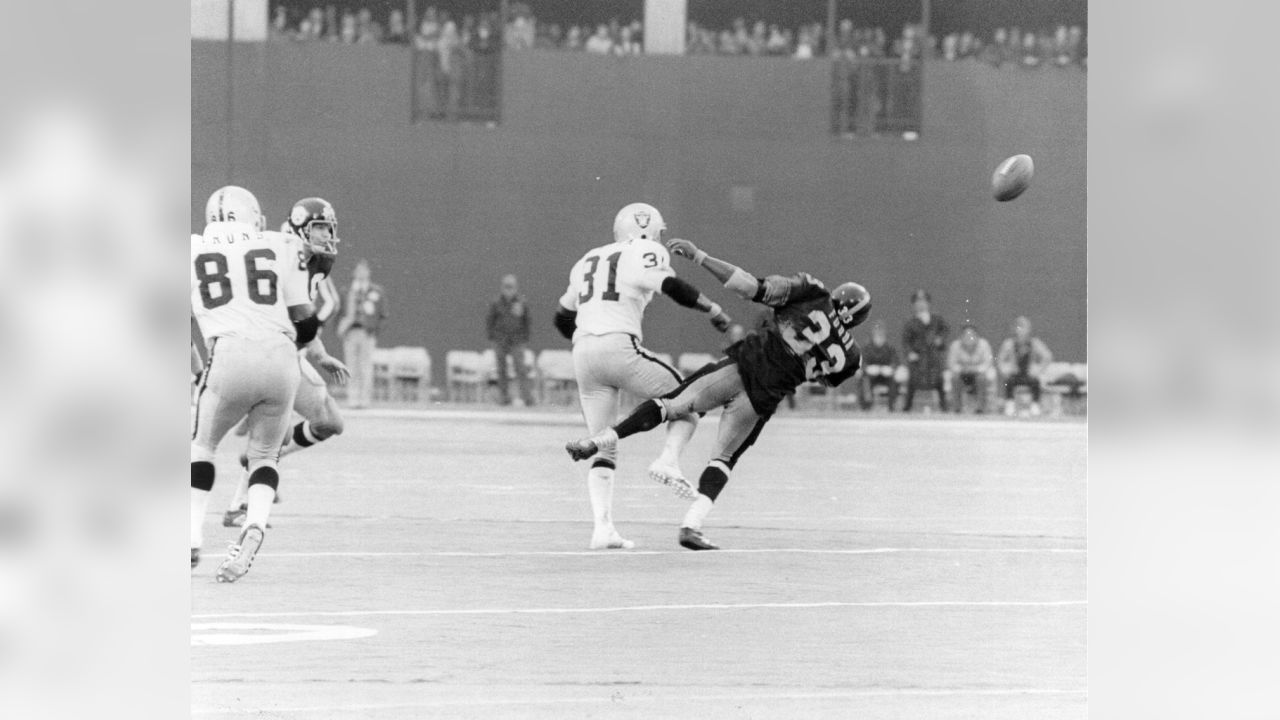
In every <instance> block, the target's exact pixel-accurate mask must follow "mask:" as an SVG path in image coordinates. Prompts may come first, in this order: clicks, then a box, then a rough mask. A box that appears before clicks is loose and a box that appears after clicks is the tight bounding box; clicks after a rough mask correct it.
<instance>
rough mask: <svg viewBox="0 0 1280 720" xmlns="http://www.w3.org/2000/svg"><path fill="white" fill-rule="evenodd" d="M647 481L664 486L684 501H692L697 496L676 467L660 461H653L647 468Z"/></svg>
mask: <svg viewBox="0 0 1280 720" xmlns="http://www.w3.org/2000/svg"><path fill="white" fill-rule="evenodd" d="M649 479H650V480H653V481H654V482H656V483H659V484H661V485H666V486H667V487H669V488H671V490H672V491H673V492H675V494H676V495H677V496H679V497H680V498H683V499H685V500H693V499H694V498H696V497H697V496H698V494H697V492H695V491H694V489H693V486H692V485H690V484H689V481H688V480H687V479H685V476H684V473H682V472H680V468H679V467H678V466H677V465H674V464H671V465H667V464H665V463H663V462H662V460H661V459H659V460H654V461H653V464H651V465H650V466H649Z"/></svg>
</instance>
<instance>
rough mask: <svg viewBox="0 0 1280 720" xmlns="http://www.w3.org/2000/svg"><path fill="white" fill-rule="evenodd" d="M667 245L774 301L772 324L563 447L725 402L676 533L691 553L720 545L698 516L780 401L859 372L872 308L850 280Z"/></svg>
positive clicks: (573, 451)
mask: <svg viewBox="0 0 1280 720" xmlns="http://www.w3.org/2000/svg"><path fill="white" fill-rule="evenodd" d="M668 247H669V248H670V249H671V252H673V253H675V254H677V255H681V256H683V257H686V258H690V259H692V260H693V261H694V262H696V263H697V264H699V265H701V266H702V267H704V268H706V269H707V270H708V271H710V273H711V274H712V275H714V276H715V277H716V279H717V280H719V281H720V282H722V283H724V286H725V287H726V288H728V289H730V290H732V291H734V292H735V293H737V294H738V295H741V296H742V297H744V298H747V299H749V300H751V301H753V302H757V303H761V304H763V305H768V306H770V307H772V308H774V315H775V317H776V319H777V323H776V329H775V328H770V329H768V330H766V331H762V332H755V333H751V334H750V335H747V337H746V338H744V339H742V340H741V341H739V342H737V343H734V344H733V345H730V346H729V348H728V349H727V350H726V351H725V357H723V358H721V359H720V360H718V361H716V362H713V363H710V364H708V365H706V366H704V367H703V368H702V369H700V370H698V371H697V372H696V373H694V374H693V375H690V376H689V378H688V379H686V380H685V381H684V382H683V383H681V384H680V386H679V387H678V388H676V389H675V390H673V391H671V392H669V393H667V394H665V395H663V396H662V397H661V398H658V399H655V400H649V401H647V402H644V403H641V404H640V405H639V406H638V407H637V408H636V409H635V410H634V411H633V412H632V413H631V414H630V415H629V416H627V417H626V418H625V419H623V420H622V421H621V422H619V423H617V424H616V425H614V426H612V427H610V428H606V429H605V430H603V431H598V432H593V434H592V435H591V436H590V437H587V438H583V439H581V440H575V441H573V442H570V443H569V444H568V445H566V446H565V449H566V450H567V451H568V452H569V455H570V456H571V457H573V459H574V460H583V459H586V458H589V457H591V456H592V455H595V454H597V453H601V454H603V453H606V452H613V450H614V448H615V447H616V446H617V443H618V440H619V439H620V438H624V437H627V436H630V435H634V434H636V433H638V432H644V431H646V430H651V429H653V428H654V427H656V426H657V425H659V424H660V423H662V422H663V421H667V422H670V421H672V420H673V419H678V418H683V417H689V416H691V415H693V414H695V413H705V412H707V411H709V410H712V409H715V408H717V407H723V408H724V412H723V414H722V415H721V418H720V431H719V434H718V435H717V437H716V441H715V445H714V447H713V449H712V452H711V458H712V459H711V461H710V462H709V463H708V464H707V466H706V469H704V470H703V471H702V476H701V477H700V478H699V479H698V490H697V495H696V497H695V496H694V495H693V493H692V492H690V493H689V494H688V496H687V497H689V498H690V499H692V500H693V504H692V505H691V506H690V507H689V510H688V512H687V513H686V514H685V517H684V522H682V523H681V527H680V534H679V542H680V544H681V545H682V546H684V547H686V548H688V549H690V550H716V549H718V547H717V546H716V545H713V544H712V543H711V542H710V541H708V540H707V539H706V537H704V536H703V534H702V522H703V520H705V519H706V517H707V513H709V512H710V511H711V506H712V504H713V503H714V502H715V501H716V498H717V497H719V496H720V492H721V491H722V490H724V486H725V484H727V483H728V482H729V475H730V473H732V472H733V468H734V466H735V465H736V464H737V462H738V460H739V459H740V458H741V457H742V453H743V452H745V451H746V449H747V448H748V447H750V446H751V445H752V443H754V442H755V441H756V438H757V437H759V435H760V431H761V430H762V429H763V428H764V425H765V423H766V422H768V420H769V418H770V417H771V416H772V415H773V413H774V411H775V410H777V408H778V403H779V402H780V401H781V400H782V399H783V398H784V397H786V396H787V395H788V394H789V393H791V392H793V391H794V390H795V389H796V388H797V387H799V386H800V385H801V384H803V383H805V382H806V381H811V380H812V381H818V382H821V383H823V384H825V385H827V386H830V387H835V386H837V385H839V384H840V383H842V382H844V381H845V380H848V379H849V378H851V377H853V375H854V373H855V372H857V370H858V366H859V364H860V363H861V359H862V357H861V351H860V350H859V349H858V345H857V343H855V342H854V341H853V337H852V336H851V335H850V331H851V330H852V329H853V328H854V327H856V326H857V325H859V324H860V323H862V321H864V320H866V318H867V315H868V314H869V313H870V312H871V295H870V294H869V293H868V292H867V290H866V288H864V287H862V286H861V285H859V284H857V283H853V282H847V283H844V284H843V285H840V286H839V287H837V288H836V289H834V290H830V291H828V290H827V289H826V288H825V287H823V285H822V283H821V282H820V281H819V280H816V279H815V278H813V277H812V276H810V275H808V274H807V273H800V274H798V275H794V276H792V277H782V276H779V275H770V276H769V277H766V278H763V279H761V278H757V277H753V276H752V275H749V274H748V273H746V272H745V271H743V270H742V269H740V268H738V267H736V266H734V265H731V264H730V263H727V262H725V261H723V260H720V259H718V258H714V257H711V256H710V255H708V254H707V253H705V252H703V251H702V250H699V249H698V248H697V247H696V246H695V245H694V244H693V243H691V242H689V241H688V240H679V239H676V240H672V241H671V242H670V243H668ZM675 488H676V490H677V492H679V491H680V489H681V488H680V487H679V486H675Z"/></svg>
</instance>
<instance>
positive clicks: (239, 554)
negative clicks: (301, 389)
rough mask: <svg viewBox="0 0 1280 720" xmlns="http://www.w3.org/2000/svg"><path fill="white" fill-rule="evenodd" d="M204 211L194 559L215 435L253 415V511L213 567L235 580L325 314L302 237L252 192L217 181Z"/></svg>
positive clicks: (243, 568) (195, 278)
mask: <svg viewBox="0 0 1280 720" xmlns="http://www.w3.org/2000/svg"><path fill="white" fill-rule="evenodd" d="M205 217H206V219H207V220H208V225H206V226H205V229H204V233H203V234H202V235H192V236H191V306H192V312H193V314H194V315H195V317H196V320H197V322H198V323H199V325H200V330H201V334H202V335H203V336H204V337H205V338H206V342H207V343H208V361H207V364H206V366H205V369H204V373H203V375H202V377H201V380H200V387H199V389H198V391H197V398H196V412H195V419H194V427H193V429H192V432H191V438H192V439H191V567H193V568H194V567H195V566H196V564H197V563H198V562H199V560H200V546H201V544H202V541H203V529H204V515H205V509H206V507H207V506H208V502H209V492H210V490H212V489H213V483H214V478H215V469H214V462H213V461H214V457H215V454H216V452H217V448H218V444H219V443H220V442H221V441H222V439H223V438H224V437H225V436H226V434H227V433H228V432H229V431H230V430H231V428H233V427H235V425H236V424H237V423H239V422H240V421H241V420H243V419H245V418H246V417H247V418H248V434H249V449H248V456H249V472H250V475H249V492H248V496H249V502H248V511H247V514H246V518H245V524H244V529H243V530H242V531H241V533H240V538H239V540H238V541H237V542H236V543H235V544H233V545H231V547H230V549H229V551H228V554H227V558H226V560H225V561H224V562H223V563H222V564H221V565H220V566H219V567H218V570H217V575H216V577H217V579H218V581H219V582H235V581H236V580H238V579H239V578H241V577H243V576H244V574H245V573H247V572H248V571H249V567H250V565H251V564H252V563H253V559H254V556H255V555H256V554H257V552H258V549H259V548H260V547H261V546H262V541H263V539H264V536H265V532H266V530H265V529H266V527H267V516H268V514H269V513H270V511H271V503H272V500H273V499H274V497H275V491H276V487H277V485H278V484H279V481H280V474H279V471H278V470H277V462H278V456H279V453H280V444H281V441H282V440H283V439H284V435H285V432H286V431H287V430H288V429H289V409H290V408H291V407H292V406H293V399H294V394H295V393H296V392H297V389H298V383H299V382H300V380H301V374H300V372H299V370H298V354H297V351H298V347H299V346H302V345H306V344H307V343H309V342H311V340H312V339H314V338H315V335H316V331H317V329H318V328H319V327H320V322H319V320H318V319H317V318H316V315H315V309H314V308H313V307H312V305H311V301H310V297H309V292H308V287H307V269H306V263H305V255H304V253H303V250H302V248H301V247H300V241H299V239H298V238H296V237H293V236H290V235H285V234H283V233H278V232H269V231H265V230H263V229H262V224H263V223H262V211H261V210H260V208H259V205H258V200H257V198H255V197H254V196H253V194H252V193H250V192H249V191H248V190H245V189H244V188H241V187H236V186H227V187H224V188H221V189H219V190H218V191H217V192H215V193H214V194H213V196H212V197H210V198H209V202H208V204H207V205H206V207H205ZM320 365H321V367H323V368H324V369H325V370H326V371H327V372H329V373H330V374H331V375H333V376H334V377H335V378H336V379H338V380H340V381H341V380H342V379H343V378H344V377H345V375H346V368H344V367H343V366H342V364H341V363H339V362H338V361H336V360H334V359H332V358H328V359H327V360H325V361H322V362H321V363H320Z"/></svg>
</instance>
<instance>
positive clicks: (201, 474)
mask: <svg viewBox="0 0 1280 720" xmlns="http://www.w3.org/2000/svg"><path fill="white" fill-rule="evenodd" d="M213 475H214V469H213V463H212V462H210V461H208V460H192V461H191V489H192V490H203V491H205V492H209V491H210V490H212V489H213Z"/></svg>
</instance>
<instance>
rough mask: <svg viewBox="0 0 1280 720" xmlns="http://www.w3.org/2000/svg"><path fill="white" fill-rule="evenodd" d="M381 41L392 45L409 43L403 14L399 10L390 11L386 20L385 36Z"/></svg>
mask: <svg viewBox="0 0 1280 720" xmlns="http://www.w3.org/2000/svg"><path fill="white" fill-rule="evenodd" d="M383 41H384V42H388V43H391V44H394V45H404V44H405V43H407V42H409V33H408V31H407V30H406V29H405V26H404V13H403V12H401V11H400V9H399V8H397V9H395V10H392V11H391V15H390V16H388V18H387V34H386V35H384V36H383Z"/></svg>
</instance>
